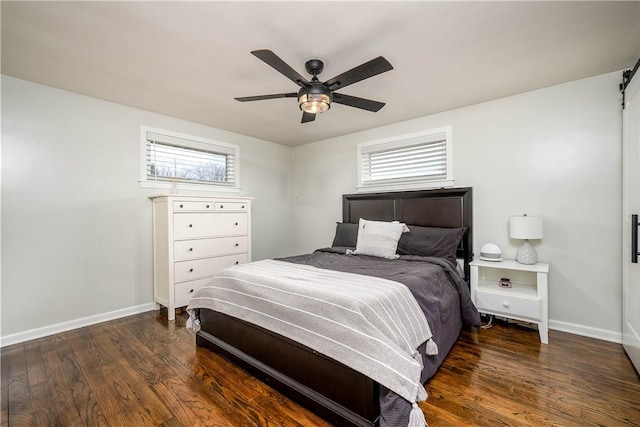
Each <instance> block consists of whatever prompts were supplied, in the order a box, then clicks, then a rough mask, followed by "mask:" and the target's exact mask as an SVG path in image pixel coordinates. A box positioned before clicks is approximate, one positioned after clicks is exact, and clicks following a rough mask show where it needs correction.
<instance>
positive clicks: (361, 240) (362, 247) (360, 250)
mask: <svg viewBox="0 0 640 427" xmlns="http://www.w3.org/2000/svg"><path fill="white" fill-rule="evenodd" d="M407 231H409V228H408V227H407V226H406V225H405V224H403V223H400V222H398V221H393V222H384V221H368V220H366V219H362V218H361V219H360V222H359V227H358V242H357V244H356V250H355V251H353V252H352V253H353V254H355V255H370V256H377V257H381V258H389V259H396V258H398V257H399V255H396V249H397V248H398V240H400V236H401V235H402V233H404V232H407Z"/></svg>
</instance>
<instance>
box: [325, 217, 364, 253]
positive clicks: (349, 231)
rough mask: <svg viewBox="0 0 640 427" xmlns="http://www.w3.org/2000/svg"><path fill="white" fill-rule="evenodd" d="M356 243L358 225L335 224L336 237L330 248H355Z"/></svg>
mask: <svg viewBox="0 0 640 427" xmlns="http://www.w3.org/2000/svg"><path fill="white" fill-rule="evenodd" d="M357 243H358V224H352V223H349V222H338V223H336V236H335V237H334V238H333V243H332V244H331V246H333V247H336V246H341V247H347V248H355V247H356V244H357Z"/></svg>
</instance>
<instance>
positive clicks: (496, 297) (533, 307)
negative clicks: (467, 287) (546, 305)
mask: <svg viewBox="0 0 640 427" xmlns="http://www.w3.org/2000/svg"><path fill="white" fill-rule="evenodd" d="M476 306H477V307H478V310H479V311H482V312H484V310H486V311H489V312H492V313H496V314H499V313H504V314H505V315H508V316H514V317H526V318H529V319H536V320H537V319H540V316H541V314H540V313H541V307H542V300H541V299H540V298H527V297H522V296H516V295H513V296H512V295H509V293H508V292H503V293H494V292H486V291H483V290H480V289H478V293H477V296H476Z"/></svg>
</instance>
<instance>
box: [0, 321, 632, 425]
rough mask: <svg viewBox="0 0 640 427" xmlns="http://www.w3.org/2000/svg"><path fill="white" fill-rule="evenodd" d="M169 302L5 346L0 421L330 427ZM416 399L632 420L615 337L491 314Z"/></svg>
mask: <svg viewBox="0 0 640 427" xmlns="http://www.w3.org/2000/svg"><path fill="white" fill-rule="evenodd" d="M185 320H186V317H185V316H184V315H182V316H178V317H177V319H176V323H175V325H174V324H173V323H172V322H167V320H166V311H164V312H149V313H143V314H139V315H136V316H131V317H127V318H124V319H119V320H115V321H111V322H106V323H102V324H99V325H94V326H91V327H87V328H82V329H78V330H74V331H71V332H66V333H62V334H58V335H54V336H50V337H46V338H41V339H37V340H33V341H29V342H26V343H23V344H17V345H13V346H10V347H6V348H4V349H2V360H1V363H2V364H1V367H2V383H1V387H0V389H1V406H2V407H1V416H2V426H17V427H19V426H100V425H105V426H136V427H137V426H197V425H206V426H218V427H222V426H263V427H266V426H327V425H328V424H327V423H326V422H324V421H322V420H321V419H319V418H318V417H316V416H314V415H313V414H311V413H310V412H308V411H306V410H305V409H303V408H301V407H300V406H298V405H296V404H295V403H293V402H291V401H289V400H288V399H286V398H285V397H283V396H282V395H280V394H279V393H278V392H276V391H274V390H272V389H271V388H269V387H268V386H266V385H264V384H262V383H261V382H259V381H257V380H255V379H253V378H252V377H251V376H250V375H248V374H247V373H245V372H244V371H242V370H240V369H238V368H236V367H235V366H233V365H232V364H231V363H229V362H227V361H226V360H224V359H222V358H220V357H219V356H217V355H215V354H212V353H211V352H209V351H208V350H205V349H200V348H196V347H195V344H194V343H195V338H194V335H193V334H192V333H190V332H189V331H187V330H185V328H184V323H185ZM426 389H427V392H428V393H429V396H430V397H429V399H428V401H427V402H424V403H422V404H421V407H422V409H423V410H424V412H425V414H426V418H427V420H428V422H429V425H430V426H431V427H437V426H461V425H474V426H639V425H640V381H639V379H638V376H637V374H636V372H635V371H634V369H633V367H632V365H631V363H630V362H629V360H628V359H627V357H626V356H625V354H624V351H623V350H622V347H621V346H620V345H617V344H613V343H608V342H604V341H598V340H594V339H589V338H584V337H579V336H575V335H571V334H566V333H562V332H556V331H551V332H550V338H549V345H543V344H540V342H539V341H538V334H537V332H536V331H534V330H530V329H527V328H523V327H520V326H517V325H513V324H510V325H505V324H496V325H494V327H493V328H491V329H487V330H480V331H478V332H463V334H462V336H461V338H460V340H459V341H458V343H457V344H456V346H455V347H454V348H453V350H452V352H451V353H450V355H449V357H448V358H447V360H446V361H445V363H444V364H443V366H442V367H441V368H440V370H439V371H438V373H437V374H436V376H435V377H434V378H432V379H431V381H429V383H427V385H426Z"/></svg>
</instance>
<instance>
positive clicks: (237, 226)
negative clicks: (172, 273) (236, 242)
mask: <svg viewBox="0 0 640 427" xmlns="http://www.w3.org/2000/svg"><path fill="white" fill-rule="evenodd" d="M248 229H249V227H248V215H247V214H246V213H224V212H220V213H177V214H174V215H173V235H174V238H175V239H177V240H184V239H196V238H203V237H216V236H242V235H246V234H247V231H248Z"/></svg>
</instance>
